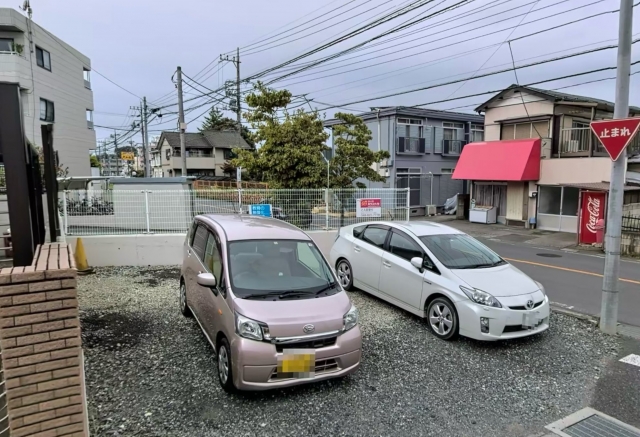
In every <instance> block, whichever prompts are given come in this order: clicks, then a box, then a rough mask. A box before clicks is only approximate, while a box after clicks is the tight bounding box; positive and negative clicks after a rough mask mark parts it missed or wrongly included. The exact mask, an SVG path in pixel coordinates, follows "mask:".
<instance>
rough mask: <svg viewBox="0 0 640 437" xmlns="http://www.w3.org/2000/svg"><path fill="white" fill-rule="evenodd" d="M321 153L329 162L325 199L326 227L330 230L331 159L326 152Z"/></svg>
mask: <svg viewBox="0 0 640 437" xmlns="http://www.w3.org/2000/svg"><path fill="white" fill-rule="evenodd" d="M320 155H322V159H324V160H325V161H326V162H327V190H326V194H325V199H324V222H325V229H326V230H329V185H330V183H331V161H330V160H329V159H328V158H327V157H326V156H324V153H322V152H320Z"/></svg>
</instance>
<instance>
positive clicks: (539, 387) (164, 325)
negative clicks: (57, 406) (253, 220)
mask: <svg viewBox="0 0 640 437" xmlns="http://www.w3.org/2000/svg"><path fill="white" fill-rule="evenodd" d="M177 277H178V269H177V268H143V269H139V268H112V269H99V270H98V271H97V272H96V274H94V275H91V276H87V277H83V278H82V279H81V280H80V283H79V295H80V308H81V319H82V329H83V332H82V334H83V347H84V350H85V358H86V378H87V391H88V393H87V394H88V398H89V417H90V423H91V428H92V435H96V436H114V435H115V436H125V435H126V436H159V435H162V436H227V435H229V436H231V435H233V436H243V435H247V436H248V435H264V436H300V435H345V436H352V435H353V436H359V435H367V436H373V435H379V436H386V435H407V436H413V435H416V436H422V435H424V436H428V435H451V436H478V435H483V436H494V435H495V436H506V435H508V436H523V437H524V436H533V435H540V434H541V433H542V432H543V431H544V429H543V426H544V425H546V424H548V423H551V422H552V421H554V420H557V419H559V418H562V417H564V416H566V415H568V414H570V413H572V412H574V411H576V410H578V409H580V408H581V407H583V406H584V405H586V404H587V403H588V402H589V398H590V396H591V394H592V392H593V391H594V390H595V388H596V384H597V382H598V379H599V378H600V375H601V374H602V372H603V370H604V368H605V365H606V364H607V362H609V361H611V360H612V359H615V356H616V353H617V349H618V347H619V345H618V343H617V341H618V340H616V339H612V338H610V337H606V336H603V335H601V334H600V333H599V332H598V331H597V330H596V329H594V327H593V325H591V324H590V323H588V322H584V321H580V320H577V319H574V318H570V317H566V316H561V315H554V316H553V319H552V327H551V329H550V330H549V331H548V332H546V333H544V334H542V335H540V336H538V337H536V338H530V339H525V340H518V341H510V342H500V343H480V342H476V341H470V340H465V339H461V340H458V341H455V342H451V343H447V342H443V341H439V340H436V339H435V338H434V337H433V336H432V335H430V334H429V332H428V330H427V327H426V325H425V323H424V322H423V321H422V320H420V319H418V318H417V317H414V316H412V315H409V314H407V313H405V312H403V311H401V310H399V309H396V308H394V307H392V306H390V305H388V304H386V303H384V302H382V301H380V300H378V299H376V298H373V297H371V296H368V295H365V294H364V293H362V292H355V293H351V297H352V299H353V300H354V302H355V303H356V305H357V306H358V308H359V309H360V314H361V321H360V324H361V328H362V330H363V335H364V339H363V341H364V343H363V349H364V350H363V362H362V367H361V369H360V370H359V371H358V372H357V373H356V374H355V375H352V376H350V377H347V378H345V379H343V380H335V381H328V382H321V383H318V384H314V385H307V386H300V387H296V388H291V389H286V390H278V391H271V392H264V393H249V394H239V395H228V394H226V393H224V392H223V391H222V390H221V389H220V387H219V385H218V381H217V376H216V373H215V369H216V367H215V358H214V355H213V353H212V349H211V347H210V346H209V345H208V343H207V341H206V340H205V338H204V336H203V335H202V333H201V331H200V329H199V328H198V326H197V324H196V322H195V321H193V320H192V319H184V318H183V317H182V316H181V315H180V313H179V311H178V304H177Z"/></svg>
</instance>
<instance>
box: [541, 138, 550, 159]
mask: <svg viewBox="0 0 640 437" xmlns="http://www.w3.org/2000/svg"><path fill="white" fill-rule="evenodd" d="M540 157H541V158H542V159H551V138H542V140H541V147H540Z"/></svg>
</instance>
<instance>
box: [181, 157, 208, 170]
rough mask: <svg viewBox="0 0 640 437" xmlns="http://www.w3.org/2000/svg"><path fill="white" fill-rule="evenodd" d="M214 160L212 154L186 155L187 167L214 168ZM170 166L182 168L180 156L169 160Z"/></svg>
mask: <svg viewBox="0 0 640 437" xmlns="http://www.w3.org/2000/svg"><path fill="white" fill-rule="evenodd" d="M215 163H216V160H215V159H214V158H213V155H210V156H197V157H192V156H187V169H202V170H205V169H212V170H213V169H214V168H215ZM171 166H172V167H173V168H175V169H180V168H182V158H181V157H179V156H178V157H175V156H174V157H173V158H172V160H171Z"/></svg>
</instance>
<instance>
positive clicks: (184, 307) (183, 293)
mask: <svg viewBox="0 0 640 437" xmlns="http://www.w3.org/2000/svg"><path fill="white" fill-rule="evenodd" d="M180 312H181V313H182V315H183V316H185V317H192V316H193V314H192V313H191V309H190V308H189V305H188V304H187V287H186V285H185V284H184V282H182V281H180Z"/></svg>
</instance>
